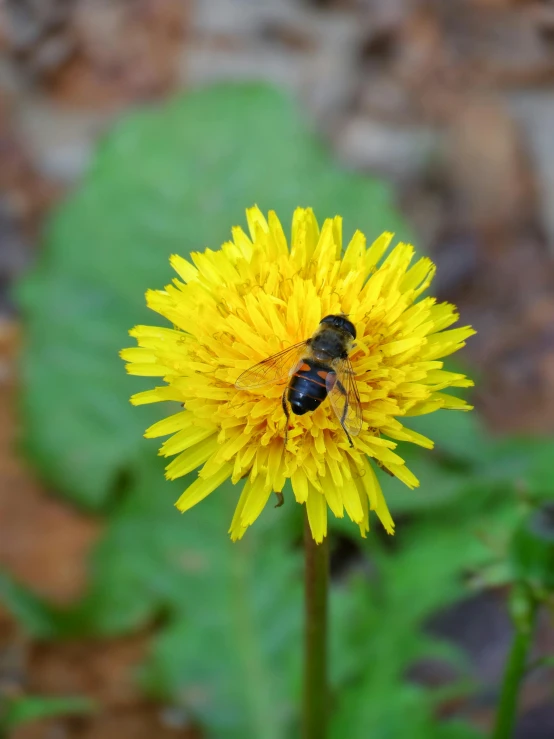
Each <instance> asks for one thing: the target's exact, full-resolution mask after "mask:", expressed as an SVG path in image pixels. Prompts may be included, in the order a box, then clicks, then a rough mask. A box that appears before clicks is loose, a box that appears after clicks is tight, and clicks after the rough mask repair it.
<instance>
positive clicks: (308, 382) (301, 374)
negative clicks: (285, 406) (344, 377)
mask: <svg viewBox="0 0 554 739" xmlns="http://www.w3.org/2000/svg"><path fill="white" fill-rule="evenodd" d="M330 372H331V370H328V369H326V368H325V367H322V366H318V365H316V364H312V363H311V362H310V360H304V363H303V364H302V365H301V366H300V367H299V368H298V370H297V371H296V372H295V373H294V375H293V376H292V378H291V381H290V383H289V389H288V394H287V400H288V401H289V404H290V407H291V410H292V412H293V413H294V414H295V415H296V416H303V415H304V413H307V412H308V411H315V409H316V408H318V407H319V406H320V405H321V403H322V401H324V400H325V398H326V397H327V385H326V379H327V375H328V374H329V373H330Z"/></svg>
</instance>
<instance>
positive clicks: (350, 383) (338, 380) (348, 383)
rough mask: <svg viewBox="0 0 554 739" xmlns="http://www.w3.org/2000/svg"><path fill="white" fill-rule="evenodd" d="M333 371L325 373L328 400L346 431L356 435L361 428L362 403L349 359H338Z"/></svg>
mask: <svg viewBox="0 0 554 739" xmlns="http://www.w3.org/2000/svg"><path fill="white" fill-rule="evenodd" d="M335 373H336V374H333V373H329V374H328V375H327V380H326V384H327V390H328V394H329V400H330V402H331V405H332V407H333V410H334V411H335V414H336V416H337V418H338V419H339V421H340V422H341V423H343V424H344V426H345V428H346V430H347V431H348V433H349V434H350V435H351V436H357V435H358V434H359V433H360V431H361V430H362V405H361V402H360V394H359V393H358V388H357V387H356V380H355V378H354V370H353V369H352V364H351V362H350V360H349V359H340V360H339V361H338V362H337V364H336V365H335Z"/></svg>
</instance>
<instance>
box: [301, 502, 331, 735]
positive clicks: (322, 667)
mask: <svg viewBox="0 0 554 739" xmlns="http://www.w3.org/2000/svg"><path fill="white" fill-rule="evenodd" d="M304 549H305V553H306V576H305V578H306V579H305V588H306V632H305V652H304V659H305V664H304V707H303V732H302V739H325V737H326V736H327V711H328V696H327V589H328V581H329V544H328V539H327V537H326V538H325V539H324V540H323V542H322V543H321V544H316V543H315V541H314V540H313V537H312V532H311V530H310V524H309V523H308V517H307V515H306V516H305V520H304Z"/></svg>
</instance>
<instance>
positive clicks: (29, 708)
mask: <svg viewBox="0 0 554 739" xmlns="http://www.w3.org/2000/svg"><path fill="white" fill-rule="evenodd" d="M94 708H95V706H94V703H93V702H92V701H91V700H89V699H88V698H81V697H67V698H65V697H64V698H58V697H48V696H36V695H27V696H25V697H23V698H17V699H15V700H13V701H11V702H9V703H8V704H7V706H6V708H5V710H4V712H3V715H2V716H1V726H2V728H4V729H5V730H7V731H13V730H14V729H16V728H17V727H18V726H22V725H23V724H28V723H31V722H33V721H40V720H42V719H48V718H56V717H57V716H73V715H80V714H84V713H91V712H92V711H93V710H94Z"/></svg>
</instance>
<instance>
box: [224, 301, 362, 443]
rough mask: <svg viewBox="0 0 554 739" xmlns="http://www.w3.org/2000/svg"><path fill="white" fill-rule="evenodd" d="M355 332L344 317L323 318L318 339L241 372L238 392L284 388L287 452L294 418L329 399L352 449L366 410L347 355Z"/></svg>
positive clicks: (297, 345) (302, 343)
mask: <svg viewBox="0 0 554 739" xmlns="http://www.w3.org/2000/svg"><path fill="white" fill-rule="evenodd" d="M355 338H356V328H355V326H354V324H353V323H352V321H349V320H348V318H347V317H346V316H345V315H330V316H325V318H323V319H322V320H321V321H320V324H319V327H318V329H317V330H316V332H315V333H314V335H313V336H312V337H311V338H309V339H307V340H306V341H301V342H300V343H299V344H294V345H293V346H290V347H289V348H288V349H285V350H283V351H282V352H279V353H278V354H274V355H273V356H272V357H268V358H267V359H264V360H263V361H262V362H259V363H258V364H255V365H254V366H253V367H251V368H250V369H247V370H246V371H245V372H243V373H242V374H241V375H240V376H239V378H238V379H237V381H236V383H235V387H236V388H237V389H239V390H250V389H252V388H258V387H263V386H264V385H280V384H284V383H287V384H286V387H285V388H284V390H283V395H282V396H281V404H282V406H283V412H284V414H285V417H286V425H285V448H286V446H287V440H288V427H289V421H290V413H291V411H292V413H294V415H296V416H303V415H304V414H305V413H309V412H312V411H315V410H316V408H319V406H320V405H321V403H322V402H323V401H324V400H325V398H327V396H329V400H330V402H331V406H332V408H333V411H334V412H335V414H336V416H337V418H338V420H339V423H340V425H341V426H342V428H343V430H344V433H345V434H346V438H347V439H348V442H349V444H350V446H351V447H353V446H354V444H353V442H352V437H353V436H357V435H358V434H359V433H360V430H361V428H362V407H361V404H360V396H359V393H358V388H357V387H356V380H355V378H354V371H353V369H352V364H351V362H350V359H349V354H350V352H351V351H352V349H353V348H354V340H355Z"/></svg>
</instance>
